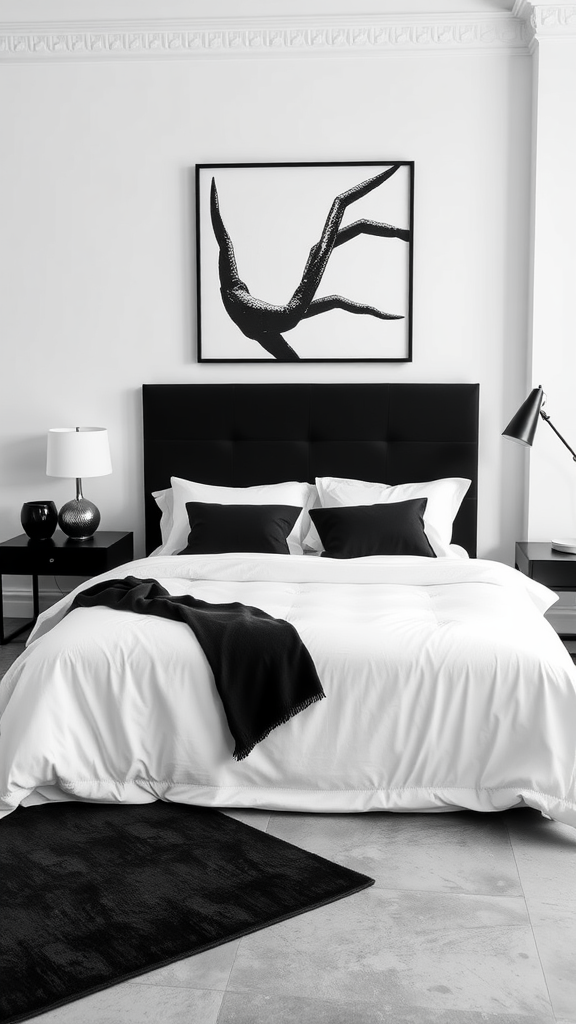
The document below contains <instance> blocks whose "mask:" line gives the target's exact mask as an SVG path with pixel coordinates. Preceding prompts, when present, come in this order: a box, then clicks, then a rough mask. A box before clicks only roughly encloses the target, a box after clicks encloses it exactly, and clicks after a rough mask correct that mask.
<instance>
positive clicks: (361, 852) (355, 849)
mask: <svg viewBox="0 0 576 1024" xmlns="http://www.w3.org/2000/svg"><path fill="white" fill-rule="evenodd" d="M22 646H23V645H22V644H21V643H18V642H13V643H11V644H8V645H7V646H5V647H3V648H0V675H1V674H2V673H3V672H4V671H5V670H6V668H7V667H8V665H9V664H11V662H12V661H13V660H14V658H15V657H16V656H17V654H18V653H19V652H20V651H21V650H22ZM232 813H233V814H234V816H236V817H238V818H240V819H241V820H243V821H246V822H248V824H250V825H253V826H254V827H255V828H260V829H264V830H266V831H268V832H270V833H271V834H273V835H276V836H279V837H280V838H282V839H285V840H287V841H289V842H291V843H295V844H296V845H297V846H301V847H303V848H304V849H307V850H311V851H313V852H315V853H319V854H321V855H322V856H323V857H328V858H329V859H331V860H335V861H338V862H340V863H342V864H346V865H348V866H349V867H352V868H356V869H357V870H360V871H363V872H365V873H366V874H369V875H371V876H372V877H373V878H375V879H376V884H375V885H374V886H373V887H372V888H370V889H366V890H364V891H363V892H361V893H358V894H356V895H354V896H351V897H348V898H347V899H343V900H340V901H339V902H337V903H333V904H330V905H329V906H327V907H322V908H320V909H318V910H314V911H312V912H310V913H307V914H302V915H301V916H299V917H296V918H292V919H291V920H289V921H285V922H283V923H281V924H278V925H275V926H274V927H272V928H268V929H266V930H264V931H260V932H256V933H254V934H253V935H249V936H246V937H245V938H243V939H240V940H239V941H236V942H232V943H228V944H227V945H224V946H220V947H218V948H217V949H214V950H210V951H208V952H207V953H202V954H200V955H199V956H196V957H190V958H189V959H187V960H181V961H179V962H178V963H176V964H173V965H171V966H169V967H165V968H162V969H161V970H158V971H153V972H151V973H150V974H147V975H144V976H142V977H140V978H136V979H134V980H133V981H130V982H126V983H124V984H121V985H117V986H115V987H114V988H110V989H106V990H105V991H104V992H101V993H98V994H96V995H94V996H89V997H87V998H86V999H82V1000H79V1001H77V1002H75V1003H70V1004H68V1005H67V1006H65V1007H63V1008H61V1009H59V1010H56V1011H53V1012H49V1013H46V1014H43V1015H41V1016H40V1017H38V1018H37V1019H38V1021H39V1022H42V1024H145V1022H146V1024H147V1022H162V1024H164V1022H165V1024H216V1022H218V1024H287V1022H290V1024H292V1022H296V1021H297V1022H299V1024H308V1022H309V1024H481V1022H486V1024H550V1022H554V1021H555V1022H557V1024H576V830H574V829H572V828H570V827H568V826H564V825H559V824H557V823H555V822H552V821H547V820H546V819H545V818H543V817H542V816H541V815H539V814H538V813H537V812H535V811H531V810H528V809H523V810H514V811H508V812H506V813H503V814H485V815H484V814H473V813H468V812H459V813H453V814H437V815H416V814H408V815H400V814H366V815H351V814H342V815H332V814H330V815H320V814H318V815H315V814H281V813H269V812H265V811H235V812H232Z"/></svg>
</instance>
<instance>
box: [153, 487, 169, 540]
mask: <svg viewBox="0 0 576 1024" xmlns="http://www.w3.org/2000/svg"><path fill="white" fill-rule="evenodd" d="M152 497H153V498H154V501H155V502H156V504H157V505H158V508H159V509H160V512H161V513H162V514H161V516H160V537H161V542H160V546H159V547H157V548H156V549H155V550H154V551H153V552H152V554H153V555H157V554H159V553H160V549H161V548H162V547H163V546H164V544H166V541H167V540H168V537H169V536H170V531H171V530H172V488H171V487H165V488H164V490H163V491H152Z"/></svg>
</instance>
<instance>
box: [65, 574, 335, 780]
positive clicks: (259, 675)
mask: <svg viewBox="0 0 576 1024" xmlns="http://www.w3.org/2000/svg"><path fill="white" fill-rule="evenodd" d="M97 605H105V606H106V607H107V608H115V609H118V611H128V612H138V613H139V614H140V615H159V616H161V617H162V618H165V619H175V620H176V621H178V622H185V623H186V625H187V626H189V627H190V629H191V630H192V632H193V633H194V635H195V636H196V639H197V640H198V643H199V644H200V646H201V647H202V650H203V651H204V654H205V655H206V658H207V660H208V663H209V665H210V668H211V669H212V672H213V673H214V680H215V683H216V689H217V690H218V693H219V695H220V699H221V701H222V704H223V706H224V711H225V713H226V718H227V720H228V726H229V729H230V732H231V733H232V736H233V737H234V742H235V744H236V745H235V748H234V757H235V758H236V760H237V761H241V760H242V758H244V757H247V756H248V754H249V753H250V751H251V750H252V748H253V747H254V746H255V744H256V743H259V742H260V740H263V739H264V738H265V737H266V736H267V735H268V733H269V732H271V731H272V729H275V728H276V726H278V725H281V724H282V722H287V721H288V720H289V719H290V718H292V717H293V716H294V715H296V714H298V712H299V711H303V710H304V708H307V707H308V706H309V705H310V704H313V703H314V702H315V701H317V700H321V699H322V698H323V697H324V696H325V693H324V691H323V689H322V685H321V683H320V680H319V678H318V673H317V672H316V667H315V665H314V662H313V661H312V658H311V657H310V654H309V652H308V650H307V648H306V647H305V646H304V644H303V643H302V641H301V639H300V637H299V635H298V633H297V632H296V630H295V629H294V626H292V625H291V624H290V623H289V622H285V621H284V619H275V618H273V616H272V615H268V614H267V613H266V612H264V611H262V609H260V608H251V607H250V606H249V605H243V604H240V603H239V602H234V603H233V604H209V603H208V602H206V601H199V600H197V599H196V598H195V597H191V596H188V595H186V596H184V597H173V596H172V595H171V594H169V593H168V591H167V590H165V589H164V587H161V586H160V584H159V583H158V582H157V581H156V580H140V579H137V578H136V577H135V576H127V577H126V578H125V579H117V580H106V581H104V582H102V583H96V584H95V585H94V586H93V587H89V588H88V589H87V590H83V591H82V592H81V593H80V594H77V596H76V597H75V598H74V600H73V602H72V605H71V607H70V609H69V611H72V609H73V608H90V607H95V606H97Z"/></svg>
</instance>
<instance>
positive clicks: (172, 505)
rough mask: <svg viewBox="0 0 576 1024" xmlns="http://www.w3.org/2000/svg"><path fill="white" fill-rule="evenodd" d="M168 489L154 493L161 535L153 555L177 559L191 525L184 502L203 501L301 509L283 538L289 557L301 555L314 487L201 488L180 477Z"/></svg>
mask: <svg viewBox="0 0 576 1024" xmlns="http://www.w3.org/2000/svg"><path fill="white" fill-rule="evenodd" d="M170 483H171V485H172V486H171V487H169V488H165V489H164V490H163V491H154V492H153V495H152V496H153V498H154V499H155V501H156V504H157V505H158V507H159V509H160V511H161V513H162V515H161V519H160V533H161V538H162V543H161V545H160V547H158V548H156V549H155V551H154V552H153V554H154V555H176V554H178V552H179V551H182V549H183V548H185V547H186V544H187V541H188V534H189V532H190V524H189V520H188V513H187V512H186V502H187V501H204V502H209V503H211V504H217V505H297V506H300V507H301V508H302V512H301V513H300V515H299V516H298V519H297V520H296V522H295V524H294V528H293V530H292V531H291V533H289V534H288V537H287V538H286V543H287V544H288V550H289V551H290V554H291V555H301V554H303V545H304V538H305V537H306V534H307V533H308V531H309V529H310V526H311V519H310V516H309V515H308V509H309V508H311V507H312V505H313V504H314V502H315V501H316V498H317V493H316V488H315V486H314V484H309V483H304V482H301V481H298V480H290V481H286V482H283V483H279V484H256V485H255V486H253V487H223V486H219V485H213V484H201V483H198V482H197V481H195V480H183V479H182V477H177V476H173V477H171V478H170Z"/></svg>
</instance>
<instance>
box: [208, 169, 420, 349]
mask: <svg viewBox="0 0 576 1024" xmlns="http://www.w3.org/2000/svg"><path fill="white" fill-rule="evenodd" d="M413 217H414V163H413V162H412V161H405V160H404V161H397V162H392V161H381V162H377V161H371V162H368V163H359V162H354V163H282V164H199V165H197V167H196V246H197V276H198V292H197V308H198V359H199V361H200V362H211V363H219V362H225V363H237V362H274V361H277V362H326V361H328V362H409V361H411V359H412V258H413V254H412V248H413V244H412V243H413Z"/></svg>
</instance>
